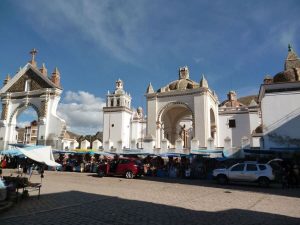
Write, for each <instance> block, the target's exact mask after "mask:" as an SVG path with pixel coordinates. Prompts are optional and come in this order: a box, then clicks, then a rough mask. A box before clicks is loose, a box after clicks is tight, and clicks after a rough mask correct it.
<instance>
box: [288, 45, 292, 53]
mask: <svg viewBox="0 0 300 225" xmlns="http://www.w3.org/2000/svg"><path fill="white" fill-rule="evenodd" d="M288 49H289V52H291V51H292V50H293V49H292V46H291V44H289V45H288Z"/></svg>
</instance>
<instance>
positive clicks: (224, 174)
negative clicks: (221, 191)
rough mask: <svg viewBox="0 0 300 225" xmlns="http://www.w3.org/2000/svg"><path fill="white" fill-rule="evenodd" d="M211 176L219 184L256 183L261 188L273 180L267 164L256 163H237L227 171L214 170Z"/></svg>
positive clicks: (270, 168) (271, 171)
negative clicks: (232, 182) (231, 182)
mask: <svg viewBox="0 0 300 225" xmlns="http://www.w3.org/2000/svg"><path fill="white" fill-rule="evenodd" d="M213 176H214V178H216V179H217V181H218V183H219V184H226V183H228V182H229V181H234V182H257V183H258V184H259V185H260V186H262V187H268V186H269V184H270V182H271V181H273V180H274V179H275V176H274V174H273V170H272V167H271V166H270V165H269V164H261V163H257V162H244V163H237V164H235V165H233V166H231V167H230V168H228V169H215V170H214V171H213Z"/></svg>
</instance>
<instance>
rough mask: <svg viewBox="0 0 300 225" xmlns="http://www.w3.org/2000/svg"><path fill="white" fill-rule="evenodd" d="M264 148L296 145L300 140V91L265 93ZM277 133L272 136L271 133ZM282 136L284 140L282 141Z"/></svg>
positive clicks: (263, 108)
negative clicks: (295, 142) (294, 143)
mask: <svg viewBox="0 0 300 225" xmlns="http://www.w3.org/2000/svg"><path fill="white" fill-rule="evenodd" d="M261 108H262V121H263V131H264V146H263V147H264V148H266V149H268V148H276V147H296V146H295V145H293V141H291V140H292V139H294V140H298V142H300V132H299V127H300V92H299V91H297V92H296V91H294V92H277V93H265V96H264V97H263V99H262V101H261ZM274 134H275V135H276V136H278V138H276V137H275V138H272V137H270V136H269V135H274ZM280 137H281V138H282V141H280V140H279V139H280Z"/></svg>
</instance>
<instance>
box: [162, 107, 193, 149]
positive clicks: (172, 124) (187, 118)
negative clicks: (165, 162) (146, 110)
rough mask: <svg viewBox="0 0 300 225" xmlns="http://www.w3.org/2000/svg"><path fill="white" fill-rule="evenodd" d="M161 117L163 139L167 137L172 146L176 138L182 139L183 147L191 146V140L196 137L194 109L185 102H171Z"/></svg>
mask: <svg viewBox="0 0 300 225" xmlns="http://www.w3.org/2000/svg"><path fill="white" fill-rule="evenodd" d="M159 117H160V118H159V121H160V124H161V131H160V136H161V140H162V139H167V140H168V141H169V143H170V147H174V146H175V142H176V140H177V139H182V141H183V147H184V148H189V147H190V140H191V139H193V137H194V129H193V121H194V116H193V112H192V110H191V109H190V108H189V107H188V106H187V105H186V104H185V103H179V102H174V103H169V104H168V105H167V106H166V107H164V108H163V109H162V111H161V114H160V116H159Z"/></svg>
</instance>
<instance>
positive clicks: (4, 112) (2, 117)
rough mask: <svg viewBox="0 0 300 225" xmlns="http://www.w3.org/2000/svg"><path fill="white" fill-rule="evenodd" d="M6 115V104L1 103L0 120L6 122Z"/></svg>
mask: <svg viewBox="0 0 300 225" xmlns="http://www.w3.org/2000/svg"><path fill="white" fill-rule="evenodd" d="M7 115H8V104H7V103H2V113H1V120H6V119H7Z"/></svg>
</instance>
